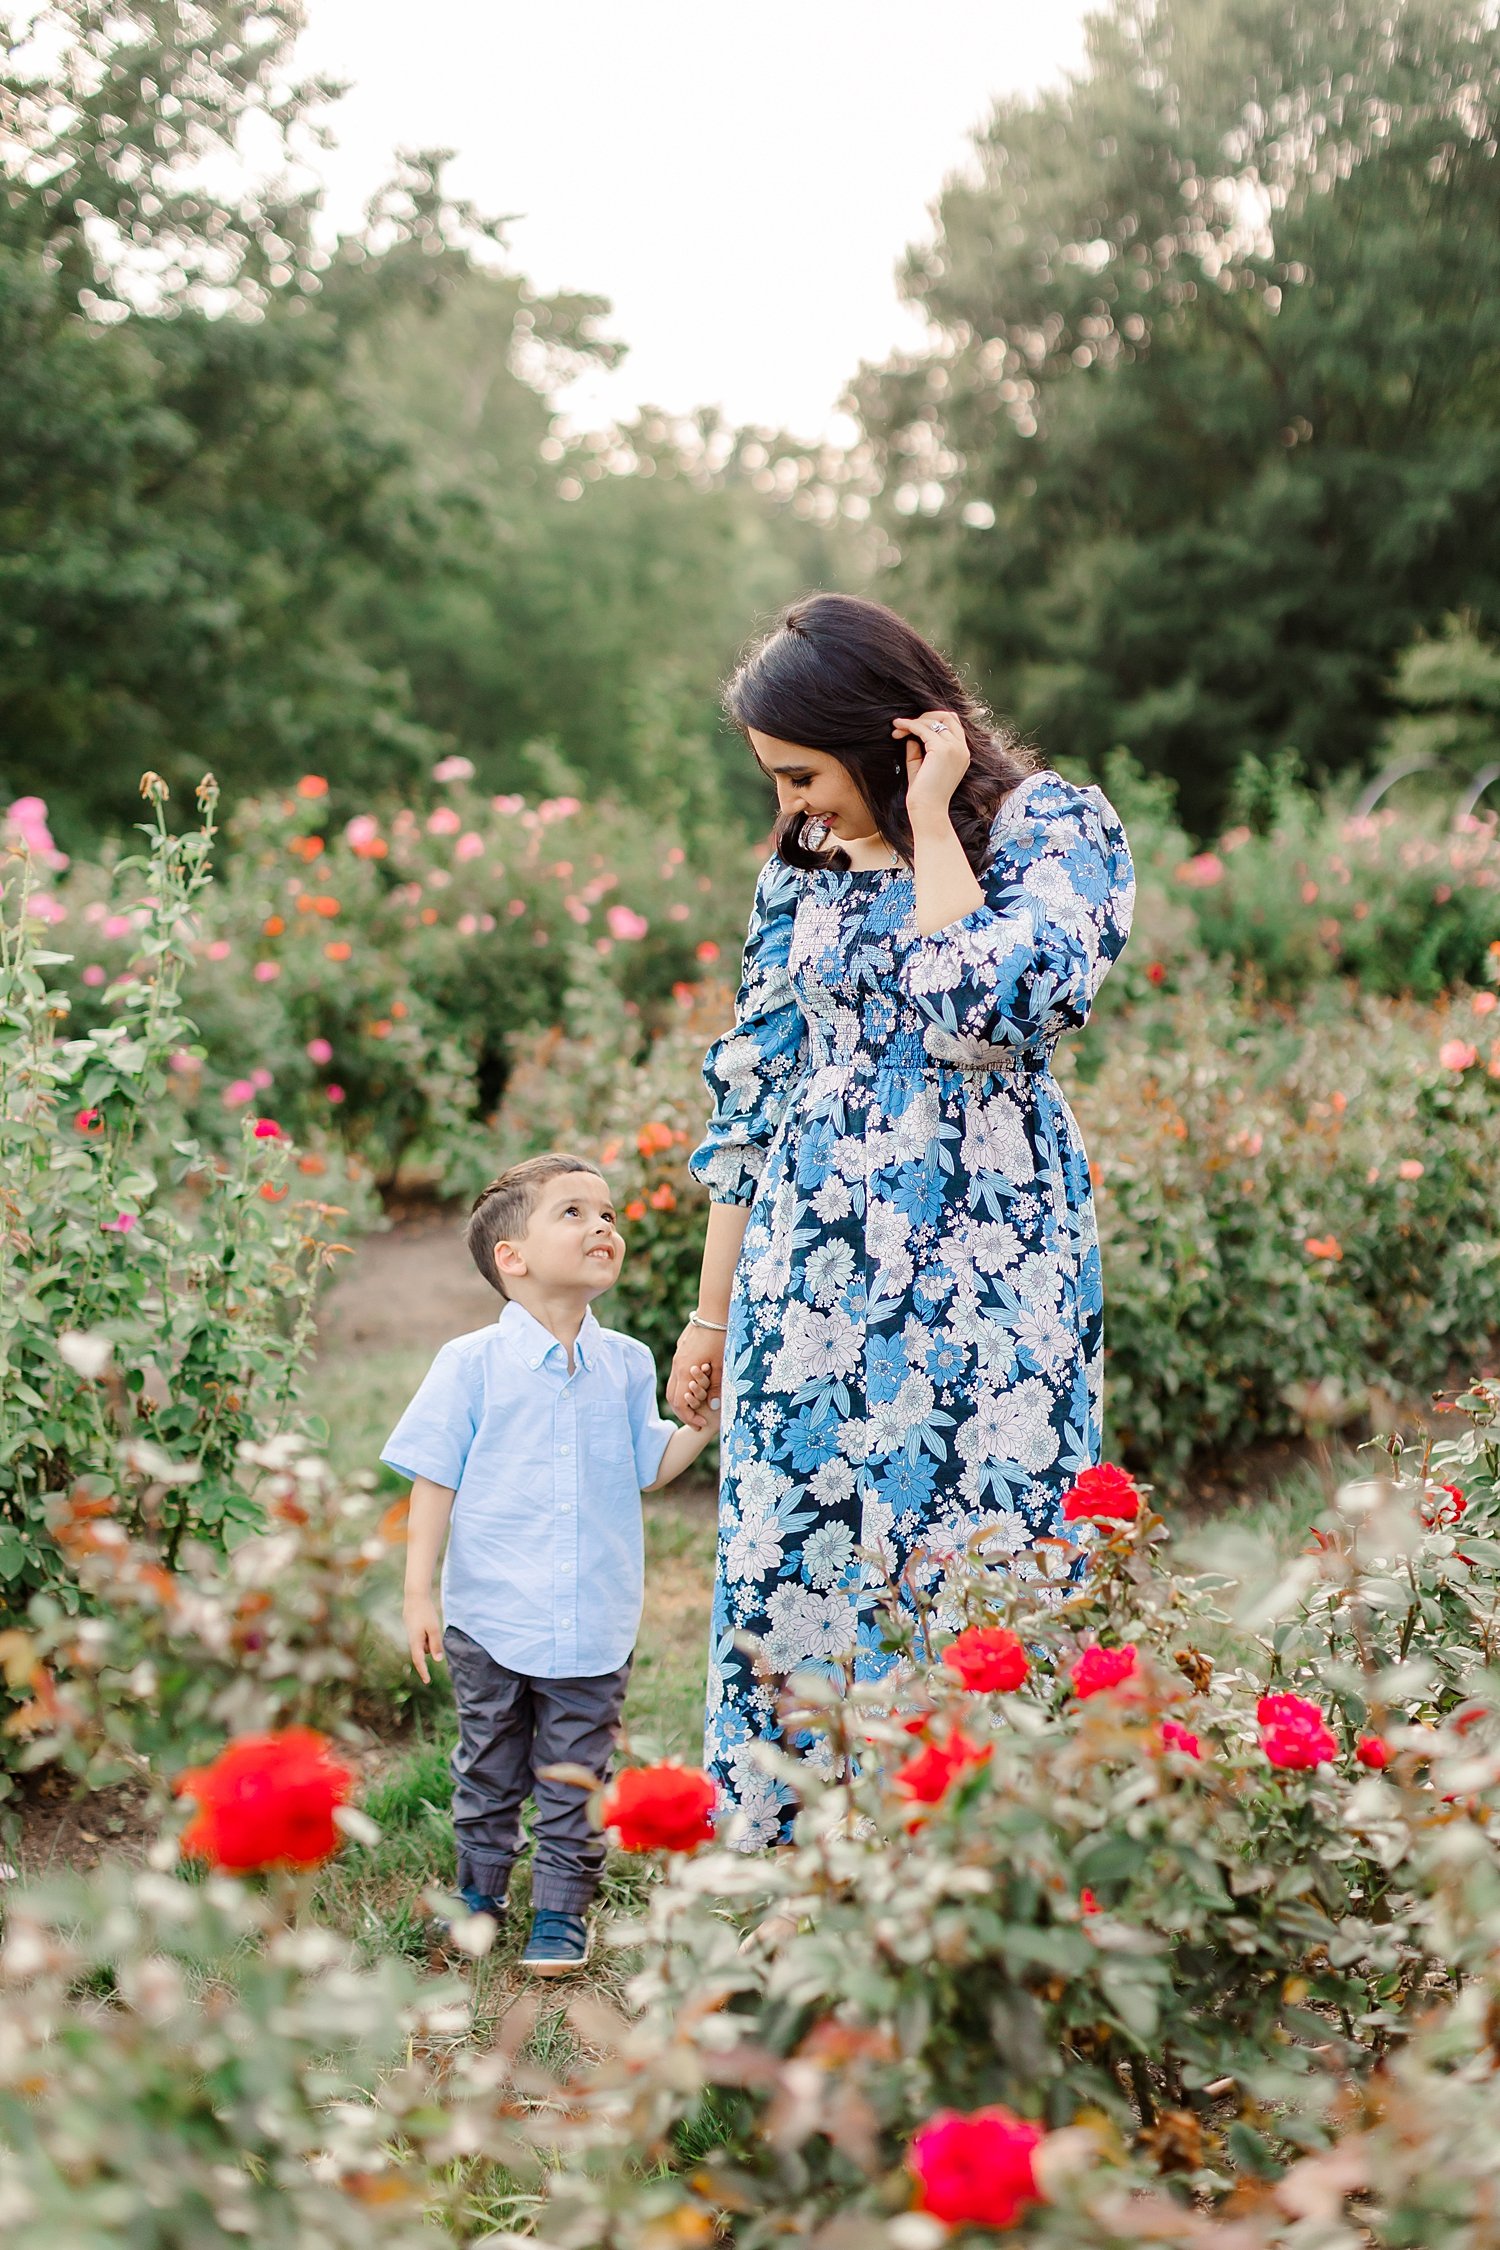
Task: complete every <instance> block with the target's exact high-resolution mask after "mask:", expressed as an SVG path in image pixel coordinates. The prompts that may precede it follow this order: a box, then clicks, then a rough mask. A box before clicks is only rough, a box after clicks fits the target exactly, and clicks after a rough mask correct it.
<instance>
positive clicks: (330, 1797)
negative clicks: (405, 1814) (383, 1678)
mask: <svg viewBox="0 0 1500 2250" xmlns="http://www.w3.org/2000/svg"><path fill="white" fill-rule="evenodd" d="M353 1787H354V1776H353V1774H352V1773H351V1772H350V1771H349V1769H348V1767H347V1766H343V1765H340V1763H339V1761H338V1759H337V1758H335V1757H334V1756H333V1755H332V1752H331V1750H330V1748H329V1745H328V1742H327V1740H326V1738H325V1737H324V1736H323V1735H321V1734H317V1733H315V1732H314V1731H313V1729H312V1728H311V1727H286V1728H284V1729H283V1730H282V1732H281V1733H279V1734H246V1735H241V1737H240V1738H239V1740H238V1741H237V1742H231V1743H230V1744H229V1745H228V1747H227V1748H226V1749H224V1750H221V1751H220V1752H219V1755H218V1757H217V1758H215V1759H214V1761H213V1763H212V1765H208V1766H195V1767H194V1768H193V1770H192V1771H191V1772H190V1773H185V1774H183V1775H181V1776H180V1777H179V1779H178V1782H177V1793H178V1795H179V1796H181V1797H190V1798H191V1799H192V1800H193V1802H194V1803H195V1804H196V1805H197V1807H198V1810H197V1811H196V1812H195V1813H194V1815H193V1817H192V1819H191V1820H190V1821H189V1822H188V1824H187V1827H186V1828H185V1829H184V1830H183V1832H182V1848H183V1850H184V1851H185V1852H187V1853H189V1854H190V1855H191V1856H192V1857H193V1858H194V1859H206V1860H210V1861H211V1862H212V1863H213V1865H214V1866H215V1867H219V1868H223V1869H224V1870H225V1871H226V1872H227V1873H229V1874H231V1875H244V1874H248V1873H249V1872H250V1871H251V1870H252V1869H253V1868H258V1867H316V1866H318V1865H319V1863H320V1862H321V1861H323V1860H325V1859H328V1858H330V1857H331V1856H332V1854H333V1853H334V1852H336V1851H337V1850H338V1848H339V1842H340V1836H339V1828H338V1823H337V1822H336V1821H335V1819H334V1813H335V1811H336V1809H337V1808H338V1807H339V1806H340V1805H342V1804H344V1803H346V1802H347V1800H348V1797H349V1793H350V1791H351V1790H352V1789H353Z"/></svg>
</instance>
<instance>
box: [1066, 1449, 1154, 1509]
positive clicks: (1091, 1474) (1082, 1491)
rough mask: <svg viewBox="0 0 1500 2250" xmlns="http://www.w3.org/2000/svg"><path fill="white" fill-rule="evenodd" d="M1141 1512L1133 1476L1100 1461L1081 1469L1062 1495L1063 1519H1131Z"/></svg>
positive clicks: (1111, 1462) (1113, 1465) (1138, 1493)
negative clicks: (1080, 1472)
mask: <svg viewBox="0 0 1500 2250" xmlns="http://www.w3.org/2000/svg"><path fill="white" fill-rule="evenodd" d="M1140 1512H1141V1495H1140V1492H1139V1490H1138V1489H1137V1487H1136V1483H1135V1480H1134V1478H1133V1477H1129V1476H1127V1475H1126V1473H1125V1471H1124V1470H1123V1469H1117V1468H1116V1467H1115V1464H1114V1463H1113V1461H1103V1462H1101V1463H1100V1465H1099V1467H1098V1468H1097V1469H1085V1470H1084V1471H1083V1473H1082V1475H1081V1476H1080V1477H1079V1478H1078V1481H1077V1483H1076V1484H1075V1485H1074V1486H1073V1488H1072V1490H1071V1491H1070V1492H1068V1493H1066V1494H1065V1495H1064V1498H1063V1521H1064V1522H1065V1523H1134V1522H1135V1519H1136V1517H1137V1516H1138V1515H1139V1514H1140Z"/></svg>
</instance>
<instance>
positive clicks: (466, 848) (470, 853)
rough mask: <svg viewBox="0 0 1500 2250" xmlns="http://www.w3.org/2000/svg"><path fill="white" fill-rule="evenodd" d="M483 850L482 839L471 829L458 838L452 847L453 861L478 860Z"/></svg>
mask: <svg viewBox="0 0 1500 2250" xmlns="http://www.w3.org/2000/svg"><path fill="white" fill-rule="evenodd" d="M483 850H484V838H483V837H482V836H480V835H477V834H476V833H475V831H474V830H473V829H472V828H471V829H469V830H468V831H467V832H466V833H465V834H464V835H462V836H460V837H459V839H458V842H457V843H456V844H455V845H454V847H453V856H454V858H455V859H478V857H479V855H480V853H481V852H482V851H483Z"/></svg>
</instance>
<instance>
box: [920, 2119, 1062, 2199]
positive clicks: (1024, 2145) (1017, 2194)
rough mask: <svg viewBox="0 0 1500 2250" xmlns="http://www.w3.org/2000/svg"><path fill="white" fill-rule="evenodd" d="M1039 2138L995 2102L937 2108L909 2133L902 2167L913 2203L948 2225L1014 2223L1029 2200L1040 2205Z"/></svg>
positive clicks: (1034, 2127) (1032, 2127)
mask: <svg viewBox="0 0 1500 2250" xmlns="http://www.w3.org/2000/svg"><path fill="white" fill-rule="evenodd" d="M1042 2139H1043V2134H1042V2129H1041V2127H1040V2126H1039V2125H1033V2124H1031V2123H1030V2122H1029V2121H1028V2120H1027V2119H1026V2118H1024V2117H1017V2116H1016V2115H1015V2114H1014V2112H1013V2111H1011V2110H1008V2109H1002V2108H1001V2106H1000V2105H999V2103H998V2102H997V2103H996V2104H995V2105H994V2107H993V2108H990V2109H975V2110H970V2111H968V2112H967V2114H965V2113H963V2112H960V2111H958V2110H952V2109H944V2110H939V2111H938V2113H937V2115H936V2116H935V2117H932V2118H929V2120H928V2122H927V2123H926V2124H925V2125H924V2126H923V2127H922V2129H921V2131H920V2132H919V2133H917V2134H915V2135H914V2136H913V2139H912V2142H911V2145H910V2147H909V2148H908V2149H907V2152H906V2167H907V2170H908V2171H909V2172H910V2173H911V2176H912V2178H913V2179H914V2180H915V2181H916V2183H917V2205H918V2208H919V2209H920V2210H923V2211H930V2212H931V2214H932V2216H933V2217H934V2218H935V2219H941V2220H943V2221H944V2223H945V2224H946V2225H948V2226H957V2227H962V2226H971V2227H1009V2226H1014V2224H1015V2222H1016V2220H1017V2219H1018V2218H1019V2217H1020V2215H1021V2213H1022V2211H1024V2210H1025V2208H1026V2206H1027V2204H1029V2203H1040V2202H1041V2201H1042V2200H1043V2198H1042V2191H1041V2189H1040V2188H1039V2187H1038V2186H1037V2179H1036V2164H1035V2158H1036V2152H1037V2150H1038V2148H1039V2147H1040V2146H1041V2143H1042Z"/></svg>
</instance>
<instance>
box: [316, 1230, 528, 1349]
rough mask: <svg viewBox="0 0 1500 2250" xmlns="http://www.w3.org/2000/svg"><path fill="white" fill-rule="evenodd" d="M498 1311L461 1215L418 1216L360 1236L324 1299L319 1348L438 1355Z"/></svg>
mask: <svg viewBox="0 0 1500 2250" xmlns="http://www.w3.org/2000/svg"><path fill="white" fill-rule="evenodd" d="M499 1310H500V1300H499V1298H498V1297H497V1296H496V1294H495V1292H494V1290H493V1289H491V1288H490V1286H489V1284H488V1283H487V1282H485V1281H482V1280H481V1279H480V1277H479V1274H478V1273H477V1272H476V1270H475V1267H474V1264H473V1261H472V1260H471V1258H470V1256H469V1253H468V1251H467V1250H466V1249H465V1248H464V1239H463V1221H462V1218H461V1217H460V1216H459V1215H458V1214H456V1213H454V1212H451V1211H434V1212H423V1213H421V1214H420V1215H419V1216H416V1217H412V1218H406V1219H398V1220H397V1221H396V1222H395V1224H394V1225H393V1226H391V1227H389V1228H387V1229H386V1230H385V1231H384V1232H383V1233H380V1234H370V1235H366V1236H365V1238H364V1240H363V1241H362V1242H361V1244H360V1246H359V1248H358V1250H357V1251H356V1252H355V1254H354V1256H353V1258H352V1259H350V1260H349V1261H348V1263H347V1264H346V1266H345V1269H344V1271H343V1273H342V1275H341V1276H340V1278H339V1279H338V1280H337V1281H336V1282H335V1283H334V1285H333V1287H332V1288H331V1289H330V1290H329V1292H328V1294H327V1296H326V1297H325V1298H324V1300H323V1309H322V1314H321V1316H320V1318H319V1321H318V1346H319V1350H320V1351H322V1352H324V1353H326V1354H328V1355H329V1356H330V1357H332V1356H334V1355H336V1354H337V1353H339V1352H343V1351H349V1350H351V1349H353V1348H354V1347H356V1346H358V1347H359V1348H360V1349H361V1350H363V1351H366V1352H371V1351H393V1350H402V1349H413V1350H421V1351H426V1352H435V1351H436V1350H437V1348H438V1345H439V1344H445V1343H446V1342H447V1341H448V1338H449V1337H450V1336H461V1335H463V1333H464V1331H465V1330H466V1329H470V1328H484V1327H486V1326H487V1325H488V1324H489V1322H490V1321H492V1320H493V1319H494V1318H495V1316H496V1314H497V1313H498V1312H499Z"/></svg>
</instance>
